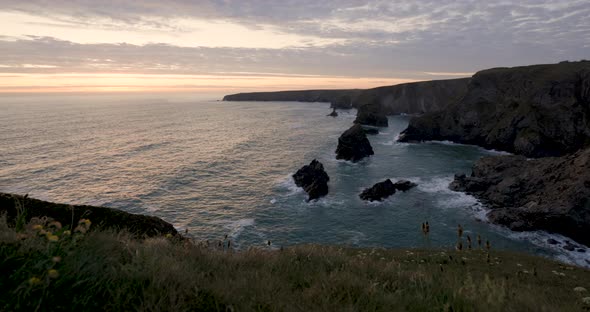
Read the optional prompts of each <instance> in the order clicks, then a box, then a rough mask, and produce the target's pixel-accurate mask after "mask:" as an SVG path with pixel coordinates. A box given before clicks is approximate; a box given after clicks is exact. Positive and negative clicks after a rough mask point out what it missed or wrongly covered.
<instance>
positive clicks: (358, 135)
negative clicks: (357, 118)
mask: <svg viewBox="0 0 590 312" xmlns="http://www.w3.org/2000/svg"><path fill="white" fill-rule="evenodd" d="M373 154H375V153H374V152H373V147H371V143H370V142H369V139H368V138H367V135H366V134H365V130H364V129H363V127H362V126H361V125H359V124H355V125H354V126H352V127H350V129H348V130H346V131H344V133H342V135H341V136H340V138H338V147H337V148H336V159H344V160H349V161H352V162H357V161H359V160H361V159H363V158H365V157H368V156H371V155H373Z"/></svg>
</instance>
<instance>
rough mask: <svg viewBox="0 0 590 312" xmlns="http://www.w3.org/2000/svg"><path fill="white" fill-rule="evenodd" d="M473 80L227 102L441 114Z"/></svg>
mask: <svg viewBox="0 0 590 312" xmlns="http://www.w3.org/2000/svg"><path fill="white" fill-rule="evenodd" d="M469 80H470V78H461V79H449V80H433V81H421V82H412V83H404V84H399V85H394V86H386V87H379V88H373V89H366V90H358V89H353V90H306V91H280V92H256V93H238V94H232V95H226V96H225V97H224V98H223V100H224V101H299V102H329V103H331V106H332V107H334V108H340V109H346V108H353V107H354V108H359V107H361V106H363V105H365V104H370V103H378V104H379V105H380V110H381V114H385V115H392V114H402V113H403V114H421V113H425V112H432V111H438V110H440V109H442V108H443V107H445V106H446V105H448V104H449V103H451V102H453V101H455V100H457V99H459V98H460V97H461V96H462V95H463V94H464V93H465V92H466V91H467V84H468V83H469Z"/></svg>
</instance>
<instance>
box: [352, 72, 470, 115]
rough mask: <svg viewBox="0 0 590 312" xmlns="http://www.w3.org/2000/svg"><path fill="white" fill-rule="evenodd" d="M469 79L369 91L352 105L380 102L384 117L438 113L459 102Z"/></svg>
mask: <svg viewBox="0 0 590 312" xmlns="http://www.w3.org/2000/svg"><path fill="white" fill-rule="evenodd" d="M470 79H471V78H459V79H447V80H432V81H420V82H410V83H403V84H398V85H394V86H386V87H378V88H373V89H367V90H363V91H362V92H360V93H359V94H358V96H357V97H356V98H354V99H353V103H352V105H353V106H354V107H357V108H358V107H360V106H362V105H363V104H365V103H373V102H377V103H379V106H380V111H381V113H383V114H385V115H397V114H423V113H427V112H436V111H440V110H441V109H443V108H444V107H446V106H447V105H449V104H450V103H453V102H455V101H457V100H459V99H460V98H461V97H462V96H463V95H464V94H465V92H467V85H468V84H469V80H470Z"/></svg>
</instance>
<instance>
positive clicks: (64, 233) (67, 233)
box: [63, 230, 72, 236]
mask: <svg viewBox="0 0 590 312" xmlns="http://www.w3.org/2000/svg"><path fill="white" fill-rule="evenodd" d="M63 235H66V236H70V235H72V231H70V230H65V231H64V232H63Z"/></svg>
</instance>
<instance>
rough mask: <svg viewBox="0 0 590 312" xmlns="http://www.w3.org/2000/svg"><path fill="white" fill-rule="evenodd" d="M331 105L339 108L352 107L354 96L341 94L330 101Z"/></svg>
mask: <svg viewBox="0 0 590 312" xmlns="http://www.w3.org/2000/svg"><path fill="white" fill-rule="evenodd" d="M330 107H332V108H338V109H351V108H352V97H351V96H350V95H349V94H344V95H341V96H339V97H337V98H335V99H334V100H332V102H331V103H330Z"/></svg>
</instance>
